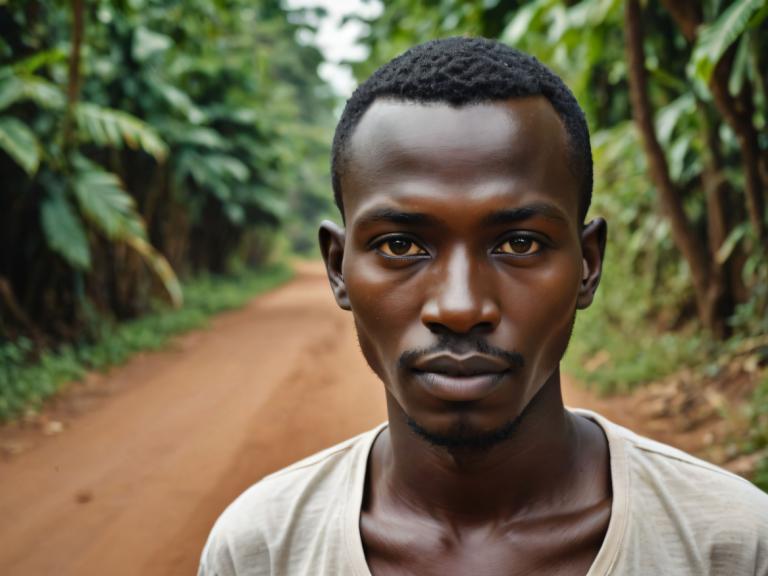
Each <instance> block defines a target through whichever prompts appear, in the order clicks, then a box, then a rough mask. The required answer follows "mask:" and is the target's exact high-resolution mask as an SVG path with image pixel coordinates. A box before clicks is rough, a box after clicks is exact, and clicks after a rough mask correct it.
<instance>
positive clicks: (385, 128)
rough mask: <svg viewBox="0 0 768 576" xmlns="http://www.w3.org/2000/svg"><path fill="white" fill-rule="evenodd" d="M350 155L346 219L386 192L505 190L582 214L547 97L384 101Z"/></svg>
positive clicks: (397, 195)
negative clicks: (456, 102) (472, 101)
mask: <svg viewBox="0 0 768 576" xmlns="http://www.w3.org/2000/svg"><path fill="white" fill-rule="evenodd" d="M346 157H347V158H346V162H345V166H344V169H343V171H342V174H341V187H342V191H343V194H344V206H345V214H346V216H347V219H349V218H350V216H353V215H354V213H355V212H356V211H357V210H359V209H360V208H362V207H364V206H365V205H367V204H369V203H370V202H372V201H374V200H381V197H382V196H386V197H389V198H391V199H392V200H393V201H398V200H402V199H409V198H415V199H418V197H419V196H425V195H427V196H431V197H439V198H438V200H440V201H442V202H448V203H462V204H466V203H473V202H475V201H482V199H483V198H484V197H485V196H498V195H500V194H501V195H503V196H504V197H505V199H506V201H507V202H508V203H513V204H514V203H516V202H518V201H519V202H524V201H526V200H529V199H532V200H533V201H542V200H544V201H548V202H551V203H554V204H557V205H559V206H560V207H561V208H562V209H563V211H564V212H566V213H567V214H569V215H572V216H573V218H574V219H576V218H577V216H576V215H577V212H578V195H579V182H578V179H577V177H576V175H574V174H573V172H572V171H571V169H570V163H569V154H568V142H567V135H566V131H565V129H564V127H563V124H562V122H561V120H560V117H559V116H558V114H557V113H556V112H555V110H554V109H553V108H552V106H551V104H550V103H549V101H548V100H546V99H545V98H543V97H527V98H515V99H510V100H505V101H499V102H488V103H480V104H473V105H467V106H462V107H453V106H450V105H448V104H445V103H427V104H424V103H416V102H408V101H400V100H391V99H382V100H377V101H376V102H374V103H373V104H372V105H371V107H370V108H369V109H368V110H367V111H366V113H365V115H364V116H363V118H362V119H361V120H360V122H359V124H358V126H357V128H356V129H355V131H354V133H353V135H352V138H351V140H350V143H349V145H348V148H347V153H346ZM531 197H535V198H531Z"/></svg>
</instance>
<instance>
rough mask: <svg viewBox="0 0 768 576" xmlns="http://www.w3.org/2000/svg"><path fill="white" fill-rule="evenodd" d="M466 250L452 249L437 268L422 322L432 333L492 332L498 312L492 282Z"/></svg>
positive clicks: (480, 265)
mask: <svg viewBox="0 0 768 576" xmlns="http://www.w3.org/2000/svg"><path fill="white" fill-rule="evenodd" d="M482 268H483V264H482V263H479V262H475V261H473V259H472V258H471V257H470V255H469V254H468V252H467V250H466V249H458V250H454V251H453V252H452V253H451V254H450V255H447V257H446V261H445V262H444V263H443V264H442V265H440V266H437V267H436V275H435V277H434V278H433V279H432V282H433V286H432V287H431V289H430V292H429V296H428V298H427V300H426V301H425V302H424V306H423V308H422V311H421V321H422V323H423V324H424V325H425V326H426V327H427V328H429V329H430V330H431V331H432V332H435V333H443V332H445V331H446V330H447V331H450V332H452V333H454V334H468V333H470V332H483V333H488V332H492V331H493V330H494V329H495V328H496V327H497V326H498V324H499V321H500V319H501V312H500V310H499V306H498V303H497V301H496V299H495V298H494V296H493V282H492V280H491V279H490V278H488V277H487V274H484V273H483V270H482Z"/></svg>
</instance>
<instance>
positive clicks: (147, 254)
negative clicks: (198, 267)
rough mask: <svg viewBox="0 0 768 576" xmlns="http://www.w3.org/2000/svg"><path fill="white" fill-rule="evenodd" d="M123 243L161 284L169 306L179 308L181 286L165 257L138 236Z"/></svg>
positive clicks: (180, 304) (130, 237)
mask: <svg viewBox="0 0 768 576" xmlns="http://www.w3.org/2000/svg"><path fill="white" fill-rule="evenodd" d="M125 243H126V244H128V246H130V247H131V248H133V249H134V250H135V251H136V252H137V253H138V254H139V255H140V256H141V257H142V258H144V261H145V262H146V263H147V265H148V266H149V268H150V269H151V270H152V272H154V273H155V276H157V277H158V278H159V279H160V282H161V283H162V284H163V288H165V291H166V292H167V293H168V297H169V299H170V301H171V304H172V305H173V306H174V307H175V308H181V306H182V304H183V303H184V296H183V292H182V290H181V284H180V283H179V279H178V277H177V276H176V273H175V272H174V271H173V268H171V265H170V264H169V263H168V260H166V258H165V256H163V255H162V254H160V252H158V251H157V250H155V248H154V247H153V246H152V245H151V244H150V243H149V242H147V241H146V240H144V239H143V238H139V237H138V236H129V237H128V238H126V239H125Z"/></svg>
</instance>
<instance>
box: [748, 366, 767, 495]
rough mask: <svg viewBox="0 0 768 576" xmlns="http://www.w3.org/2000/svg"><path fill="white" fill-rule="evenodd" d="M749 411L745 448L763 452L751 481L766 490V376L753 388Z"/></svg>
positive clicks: (750, 450) (749, 450)
mask: <svg viewBox="0 0 768 576" xmlns="http://www.w3.org/2000/svg"><path fill="white" fill-rule="evenodd" d="M749 412H750V413H749V416H750V426H749V437H748V438H747V442H746V446H745V449H746V451H747V452H758V451H762V452H763V457H762V459H761V460H760V462H759V463H758V465H757V469H756V470H755V475H754V478H753V481H754V482H755V484H757V486H759V487H760V488H762V489H763V490H765V491H766V492H768V377H765V378H763V380H762V381H761V382H760V384H759V385H758V386H757V388H756V389H755V392H754V394H753V396H752V402H751V403H750V411H749Z"/></svg>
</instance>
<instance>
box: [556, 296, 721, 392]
mask: <svg viewBox="0 0 768 576" xmlns="http://www.w3.org/2000/svg"><path fill="white" fill-rule="evenodd" d="M712 347H713V343H712V342H710V341H709V340H708V339H707V338H706V337H703V336H701V335H699V334H691V333H685V332H677V333H676V332H668V333H664V334H656V333H653V332H651V331H650V329H649V328H648V327H647V326H643V327H638V329H637V330H626V329H622V328H621V327H619V326H613V325H611V323H610V320H608V319H606V318H605V317H600V316H599V315H598V314H595V313H594V311H590V310H587V311H585V312H583V313H581V315H580V317H579V318H578V320H577V322H576V326H575V328H574V331H573V337H572V338H571V343H570V345H569V348H568V354H567V355H566V357H565V361H564V368H565V370H566V372H568V373H569V374H572V375H573V376H575V377H576V378H578V379H579V380H580V381H581V382H583V383H584V385H585V386H587V387H588V388H589V389H591V390H594V391H596V392H598V393H599V394H614V393H621V392H629V391H631V390H632V389H634V388H636V387H637V386H641V385H643V384H647V383H649V382H653V381H656V380H659V379H661V378H663V377H665V376H668V375H669V374H672V373H674V372H676V371H678V370H680V369H682V368H686V367H699V368H701V369H703V370H705V371H714V370H716V369H717V366H716V364H712V366H709V363H710V362H711V359H712V355H711V352H712Z"/></svg>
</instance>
